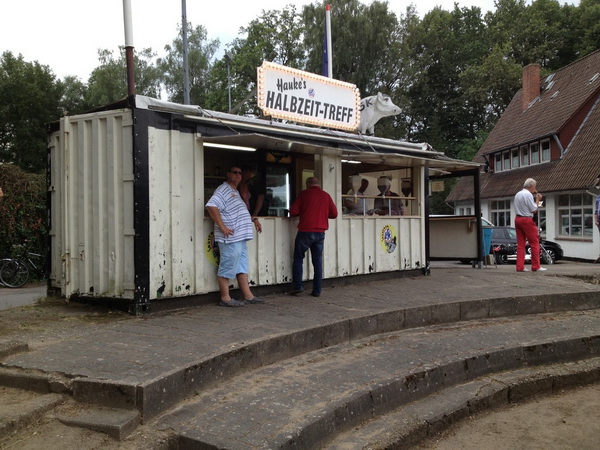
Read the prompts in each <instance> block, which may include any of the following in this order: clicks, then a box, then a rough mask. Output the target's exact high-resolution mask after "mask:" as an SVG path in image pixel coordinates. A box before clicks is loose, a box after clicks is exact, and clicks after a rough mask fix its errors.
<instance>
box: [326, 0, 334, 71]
mask: <svg viewBox="0 0 600 450" xmlns="http://www.w3.org/2000/svg"><path fill="white" fill-rule="evenodd" d="M325 26H326V27H327V76H328V77H329V78H333V52H332V49H331V5H330V4H327V5H326V7H325Z"/></svg>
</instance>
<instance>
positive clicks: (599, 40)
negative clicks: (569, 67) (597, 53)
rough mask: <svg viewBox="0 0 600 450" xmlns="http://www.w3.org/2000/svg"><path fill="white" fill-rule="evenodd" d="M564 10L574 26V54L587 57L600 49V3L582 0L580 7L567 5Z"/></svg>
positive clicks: (593, 0)
mask: <svg viewBox="0 0 600 450" xmlns="http://www.w3.org/2000/svg"><path fill="white" fill-rule="evenodd" d="M563 8H564V10H565V11H566V15H567V16H568V17H569V19H570V22H571V24H572V30H571V33H570V36H571V37H572V38H573V40H574V42H573V51H572V55H571V57H573V54H574V55H576V56H577V57H581V56H585V55H587V54H589V53H591V52H593V51H594V50H597V49H599V48H600V1H598V0H581V1H580V2H579V7H574V6H569V5H565V6H564V7H563Z"/></svg>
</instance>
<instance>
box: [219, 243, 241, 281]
mask: <svg viewBox="0 0 600 450" xmlns="http://www.w3.org/2000/svg"><path fill="white" fill-rule="evenodd" d="M218 244H219V269H218V270H217V275H218V276H219V277H221V278H229V279H232V278H235V277H236V276H237V274H239V273H248V246H247V245H246V241H239V242H232V243H230V244H225V243H224V242H218Z"/></svg>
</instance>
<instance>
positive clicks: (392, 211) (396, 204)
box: [373, 177, 404, 216]
mask: <svg viewBox="0 0 600 450" xmlns="http://www.w3.org/2000/svg"><path fill="white" fill-rule="evenodd" d="M391 185H392V182H391V181H390V179H389V178H387V177H381V178H379V179H378V180H377V187H378V188H379V191H380V192H381V194H379V197H383V196H385V199H384V198H376V199H375V203H374V205H373V208H374V209H373V212H374V213H375V214H379V215H380V216H387V215H388V214H389V215H392V216H401V215H402V214H404V205H403V204H402V200H400V196H399V195H398V194H396V193H395V192H392V188H391ZM388 197H398V200H396V199H389V198H388Z"/></svg>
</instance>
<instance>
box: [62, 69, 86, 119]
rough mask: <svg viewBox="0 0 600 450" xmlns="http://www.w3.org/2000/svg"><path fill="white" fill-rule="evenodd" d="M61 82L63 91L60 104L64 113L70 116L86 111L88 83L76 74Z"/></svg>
mask: <svg viewBox="0 0 600 450" xmlns="http://www.w3.org/2000/svg"><path fill="white" fill-rule="evenodd" d="M60 84H61V85H62V91H63V94H62V97H61V99H60V106H59V108H60V110H61V113H62V115H63V116H70V115H74V114H80V113H82V112H84V111H85V107H86V105H85V99H86V97H87V95H88V94H87V90H88V88H87V85H86V84H85V83H83V82H82V81H81V80H80V79H79V78H77V77H75V76H66V77H65V78H63V80H62V81H60Z"/></svg>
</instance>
